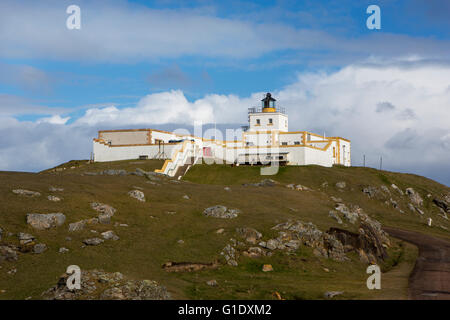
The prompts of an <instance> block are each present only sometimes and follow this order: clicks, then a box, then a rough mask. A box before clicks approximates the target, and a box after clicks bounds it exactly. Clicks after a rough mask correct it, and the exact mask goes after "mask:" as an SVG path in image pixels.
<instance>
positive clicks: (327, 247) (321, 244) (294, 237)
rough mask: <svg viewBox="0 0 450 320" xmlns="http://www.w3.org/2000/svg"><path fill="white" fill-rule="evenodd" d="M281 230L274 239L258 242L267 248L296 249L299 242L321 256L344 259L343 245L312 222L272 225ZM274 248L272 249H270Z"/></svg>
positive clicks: (289, 222) (338, 259)
mask: <svg viewBox="0 0 450 320" xmlns="http://www.w3.org/2000/svg"><path fill="white" fill-rule="evenodd" d="M272 229H274V230H281V231H280V232H279V236H278V238H276V239H271V240H272V241H271V240H269V241H267V242H266V243H265V244H264V243H260V245H261V246H263V247H264V246H265V247H266V248H268V249H271V248H276V249H281V250H283V249H286V250H297V249H298V248H299V246H300V245H301V244H303V245H306V246H308V247H311V248H314V251H313V252H314V254H315V255H317V256H321V257H326V258H331V259H334V260H337V261H345V260H348V258H347V257H346V255H345V252H344V247H343V246H342V243H341V242H339V241H338V240H337V239H336V238H335V237H334V236H333V235H330V234H328V233H325V232H322V231H320V230H319V229H318V228H317V227H316V226H315V225H314V224H312V223H311V222H310V223H303V222H302V221H299V220H297V221H288V222H285V223H281V224H278V225H276V226H275V227H273V228H272ZM272 250H274V249H272Z"/></svg>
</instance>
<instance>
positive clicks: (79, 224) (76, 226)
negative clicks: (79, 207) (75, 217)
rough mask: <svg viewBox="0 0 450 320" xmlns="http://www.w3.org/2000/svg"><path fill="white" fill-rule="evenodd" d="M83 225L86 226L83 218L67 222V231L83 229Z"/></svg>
mask: <svg viewBox="0 0 450 320" xmlns="http://www.w3.org/2000/svg"><path fill="white" fill-rule="evenodd" d="M85 226H86V221H85V220H81V221H78V222H74V223H70V224H69V232H77V231H81V230H83V229H84V227H85Z"/></svg>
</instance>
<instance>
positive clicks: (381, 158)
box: [380, 156, 383, 170]
mask: <svg viewBox="0 0 450 320" xmlns="http://www.w3.org/2000/svg"><path fill="white" fill-rule="evenodd" d="M382 168H383V156H380V170H382Z"/></svg>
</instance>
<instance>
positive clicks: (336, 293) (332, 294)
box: [323, 291, 344, 299]
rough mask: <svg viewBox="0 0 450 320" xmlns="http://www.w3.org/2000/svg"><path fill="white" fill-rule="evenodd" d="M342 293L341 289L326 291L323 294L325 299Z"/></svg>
mask: <svg viewBox="0 0 450 320" xmlns="http://www.w3.org/2000/svg"><path fill="white" fill-rule="evenodd" d="M343 293H344V292H343V291H327V292H325V293H324V295H323V296H324V297H325V298H327V299H331V298H334V297H336V296H338V295H341V294H343Z"/></svg>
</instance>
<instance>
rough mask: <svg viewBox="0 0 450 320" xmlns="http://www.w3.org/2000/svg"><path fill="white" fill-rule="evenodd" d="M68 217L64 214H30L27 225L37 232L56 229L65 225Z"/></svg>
mask: <svg viewBox="0 0 450 320" xmlns="http://www.w3.org/2000/svg"><path fill="white" fill-rule="evenodd" d="M65 221H66V216H65V215H64V214H62V213H48V214H40V213H28V214H27V223H28V224H29V225H30V226H31V227H32V228H34V229H36V230H45V229H50V228H56V227H59V226H61V225H62V224H64V222H65Z"/></svg>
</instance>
